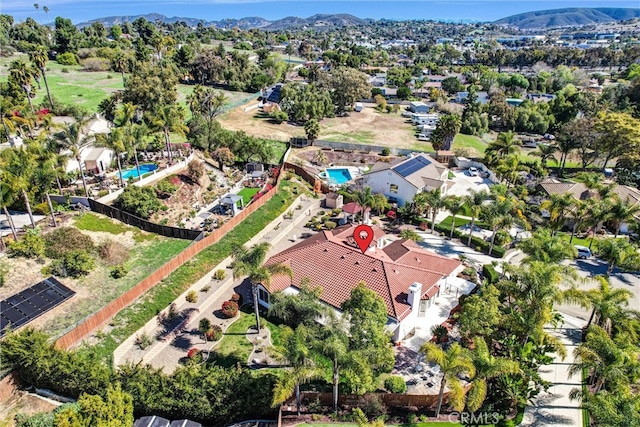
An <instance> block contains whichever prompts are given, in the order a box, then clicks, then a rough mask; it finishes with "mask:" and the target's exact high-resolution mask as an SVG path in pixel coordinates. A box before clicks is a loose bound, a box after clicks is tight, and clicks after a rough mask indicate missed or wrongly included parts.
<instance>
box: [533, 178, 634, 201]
mask: <svg viewBox="0 0 640 427" xmlns="http://www.w3.org/2000/svg"><path fill="white" fill-rule="evenodd" d="M540 187H541V188H542V189H543V190H544V191H545V192H546V193H547V194H563V193H571V195H573V197H574V198H576V199H578V200H586V199H589V198H592V197H598V195H597V191H596V190H590V189H589V188H588V187H587V186H586V185H585V184H583V183H582V182H562V181H559V180H557V179H553V178H545V179H543V180H542V181H541V182H540ZM613 192H614V193H615V194H617V195H618V197H620V199H622V200H628V201H629V202H630V203H631V204H632V205H635V204H637V203H640V191H639V190H637V189H636V188H633V187H629V186H628V185H615V186H614V188H613Z"/></svg>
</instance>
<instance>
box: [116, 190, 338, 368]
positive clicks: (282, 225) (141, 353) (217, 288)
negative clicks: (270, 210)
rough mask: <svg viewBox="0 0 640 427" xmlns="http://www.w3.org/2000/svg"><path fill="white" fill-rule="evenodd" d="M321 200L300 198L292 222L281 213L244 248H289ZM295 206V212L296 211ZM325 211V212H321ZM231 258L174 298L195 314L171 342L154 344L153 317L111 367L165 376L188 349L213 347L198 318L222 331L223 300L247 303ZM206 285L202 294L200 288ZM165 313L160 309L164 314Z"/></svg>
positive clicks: (155, 322) (180, 307) (245, 290)
mask: <svg viewBox="0 0 640 427" xmlns="http://www.w3.org/2000/svg"><path fill="white" fill-rule="evenodd" d="M320 203H321V199H313V198H310V197H306V198H305V197H300V198H298V199H296V200H295V201H294V202H293V204H292V205H291V209H290V210H289V211H288V212H293V214H294V216H293V218H292V219H284V215H285V214H286V213H287V212H284V213H283V214H282V215H280V216H279V217H278V218H276V219H275V220H274V221H272V222H271V223H270V224H269V225H267V226H266V227H265V228H264V229H263V230H262V231H261V232H260V233H258V234H257V235H256V236H254V237H253V238H252V239H251V240H250V241H249V242H248V243H247V244H246V246H252V245H255V244H257V243H261V242H269V243H270V244H271V246H272V247H271V251H270V254H269V256H270V255H273V254H275V253H277V252H280V251H282V250H283V249H284V248H285V247H289V246H291V244H292V241H293V240H295V239H294V237H293V236H298V237H299V236H302V235H303V234H304V233H314V232H313V231H311V230H309V229H307V228H305V227H304V225H305V224H306V223H307V221H308V220H309V218H310V217H311V216H312V215H314V214H315V213H316V212H318V211H320V210H323V209H321V208H320ZM298 207H299V209H298ZM324 210H326V209H324ZM231 261H232V260H231V258H230V257H229V258H227V259H225V260H224V261H222V262H221V263H220V264H218V265H217V266H216V267H215V268H213V269H212V270H211V271H209V272H208V273H207V274H205V275H204V277H203V278H202V279H200V280H199V281H198V282H196V283H195V284H193V285H192V286H191V287H190V288H189V289H188V290H187V291H185V292H184V293H183V294H182V295H181V296H180V297H178V298H176V300H175V304H176V306H177V307H176V308H177V311H178V313H181V312H182V311H183V310H186V309H189V308H197V309H198V314H197V316H194V317H193V318H192V319H191V321H190V322H189V323H188V324H187V325H186V326H185V328H184V329H183V332H181V333H179V334H178V335H177V336H176V337H175V338H174V339H172V340H167V341H158V340H156V339H155V337H156V336H157V335H158V333H160V332H161V331H162V330H164V327H163V326H160V325H159V323H158V317H157V316H156V317H154V318H153V319H151V320H150V321H149V322H147V324H146V325H145V326H144V327H142V328H140V329H139V330H138V331H137V332H136V333H134V334H133V335H132V336H130V337H129V338H128V339H127V340H125V341H124V342H123V343H122V344H121V345H120V346H119V347H118V348H117V349H116V351H115V352H114V365H115V366H118V365H121V364H124V363H127V362H134V363H136V362H139V361H142V362H143V363H148V364H151V365H152V366H154V367H157V368H163V369H164V371H165V372H167V373H169V372H172V371H173V370H175V368H177V367H178V366H179V364H180V361H181V359H183V358H184V357H186V355H187V352H188V351H189V349H190V348H194V347H195V348H198V349H201V350H209V349H211V348H212V347H215V345H217V343H211V342H208V343H206V342H205V341H204V339H203V337H202V335H201V334H200V333H199V332H198V324H199V322H200V319H202V318H205V317H206V318H208V319H209V320H211V323H212V325H219V326H220V327H221V328H222V330H223V331H224V330H226V328H227V327H228V326H229V325H230V324H231V323H232V322H233V321H234V320H235V319H225V318H223V317H222V316H221V315H220V307H221V305H222V303H223V302H224V301H227V300H228V299H229V298H230V297H231V295H232V294H233V293H239V294H241V295H242V296H243V302H245V303H246V302H250V301H251V291H250V286H249V284H248V283H246V281H244V279H238V280H234V279H233V278H232V272H231V269H230V268H229V267H230V265H231ZM219 269H223V270H225V271H226V276H227V278H226V279H225V280H223V281H218V280H214V279H213V278H212V276H213V273H214V272H215V271H216V270H219ZM206 286H209V287H210V289H209V290H208V291H206V292H204V291H202V289H203V288H205V287H206ZM191 290H193V291H196V292H197V293H198V301H197V302H196V303H189V302H187V301H186V298H185V297H186V295H187V293H188V292H189V291H191ZM166 311H167V310H164V312H166ZM142 334H147V335H148V336H150V337H151V338H152V339H153V340H154V341H153V344H152V345H151V346H149V347H147V348H146V349H145V350H141V349H140V348H139V347H138V346H137V345H136V344H135V341H136V337H138V336H140V335H142Z"/></svg>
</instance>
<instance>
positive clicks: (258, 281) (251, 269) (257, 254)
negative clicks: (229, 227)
mask: <svg viewBox="0 0 640 427" xmlns="http://www.w3.org/2000/svg"><path fill="white" fill-rule="evenodd" d="M270 247H271V245H270V244H269V243H267V242H263V243H259V244H257V245H254V246H253V247H252V248H251V249H246V248H245V247H244V246H239V245H238V246H235V247H234V248H233V254H232V257H233V277H234V278H236V277H239V276H249V282H250V283H251V290H252V292H253V308H254V310H255V315H256V329H257V331H258V333H259V332H260V310H259V308H260V307H259V305H258V286H259V285H262V286H264V287H265V288H267V289H269V286H270V285H271V279H272V277H273V276H275V275H280V274H283V275H287V276H289V277H293V271H291V268H289V267H288V266H286V265H284V264H271V265H263V264H264V262H265V260H266V258H267V253H268V252H269V248H270Z"/></svg>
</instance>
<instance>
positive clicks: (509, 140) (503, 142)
mask: <svg viewBox="0 0 640 427" xmlns="http://www.w3.org/2000/svg"><path fill="white" fill-rule="evenodd" d="M521 145H522V141H520V140H519V139H518V138H516V135H515V134H514V133H513V132H512V131H507V132H500V133H499V134H498V137H497V138H496V140H495V141H494V142H492V143H491V144H489V146H488V147H487V151H489V152H495V153H496V154H497V155H498V156H499V157H506V156H509V155H511V154H517V153H518V152H520V146H521Z"/></svg>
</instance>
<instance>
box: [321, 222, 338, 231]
mask: <svg viewBox="0 0 640 427" xmlns="http://www.w3.org/2000/svg"><path fill="white" fill-rule="evenodd" d="M337 226H338V224H337V223H335V222H333V221H325V222H324V227H325V228H326V229H327V230H333V229H334V228H336V227H337Z"/></svg>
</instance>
